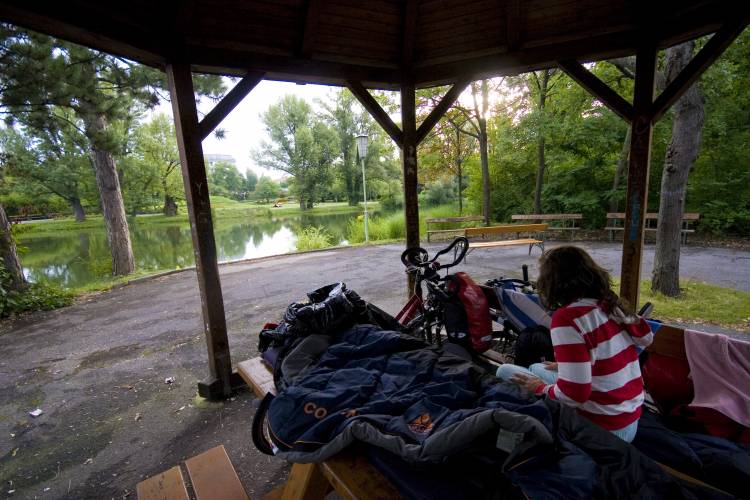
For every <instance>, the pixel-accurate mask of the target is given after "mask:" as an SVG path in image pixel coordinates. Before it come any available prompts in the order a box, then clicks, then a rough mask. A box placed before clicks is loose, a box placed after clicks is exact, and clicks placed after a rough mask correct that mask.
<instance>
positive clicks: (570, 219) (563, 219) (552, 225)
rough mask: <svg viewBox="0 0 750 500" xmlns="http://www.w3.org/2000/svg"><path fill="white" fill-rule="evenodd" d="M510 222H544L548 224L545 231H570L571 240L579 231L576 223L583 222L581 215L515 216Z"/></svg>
mask: <svg viewBox="0 0 750 500" xmlns="http://www.w3.org/2000/svg"><path fill="white" fill-rule="evenodd" d="M510 220H512V221H528V222H546V223H548V224H549V226H548V227H547V231H570V239H571V240H572V239H573V234H574V233H575V231H578V230H579V229H581V228H580V227H578V226H576V221H579V220H583V214H516V215H512V216H511V217H510ZM556 223H557V224H556Z"/></svg>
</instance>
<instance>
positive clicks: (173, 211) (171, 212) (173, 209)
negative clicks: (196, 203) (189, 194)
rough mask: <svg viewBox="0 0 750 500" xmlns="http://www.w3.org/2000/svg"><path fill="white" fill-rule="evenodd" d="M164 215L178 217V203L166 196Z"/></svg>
mask: <svg viewBox="0 0 750 500" xmlns="http://www.w3.org/2000/svg"><path fill="white" fill-rule="evenodd" d="M164 215H167V216H169V217H173V216H175V215H177V201H176V200H175V199H174V198H173V197H172V196H170V195H168V194H165V195H164Z"/></svg>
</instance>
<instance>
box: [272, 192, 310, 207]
mask: <svg viewBox="0 0 750 500" xmlns="http://www.w3.org/2000/svg"><path fill="white" fill-rule="evenodd" d="M266 203H268V202H266ZM305 208H307V205H305V199H304V198H303V197H302V195H300V197H299V209H300V210H305Z"/></svg>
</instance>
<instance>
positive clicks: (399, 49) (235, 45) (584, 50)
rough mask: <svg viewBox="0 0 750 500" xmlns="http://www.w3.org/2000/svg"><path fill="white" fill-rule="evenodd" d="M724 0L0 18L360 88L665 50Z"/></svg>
mask: <svg viewBox="0 0 750 500" xmlns="http://www.w3.org/2000/svg"><path fill="white" fill-rule="evenodd" d="M743 4H745V2H736V1H730V0H657V1H650V2H646V1H643V0H608V1H602V0H363V1H357V0H266V1H262V0H182V1H178V0H155V1H154V0H128V1H116V0H111V1H110V0H108V1H102V0H70V1H64V2H61V1H59V0H56V1H49V0H3V2H2V4H0V19H2V20H5V21H9V22H12V23H14V24H18V25H20V26H24V27H27V28H30V29H33V30H36V31H40V32H44V33H48V34H51V35H54V36H57V37H59V38H64V39H67V40H70V41H73V42H77V43H81V44H83V45H87V46H90V47H93V48H96V49H100V50H103V51H106V52H110V53H114V54H118V55H121V56H124V57H127V58H129V59H133V60H137V61H140V62H143V63H146V64H149V65H153V66H159V67H163V66H164V65H165V63H166V62H167V61H181V62H188V63H190V64H191V66H192V68H193V70H194V71H198V72H209V73H220V74H226V75H244V74H246V73H248V72H254V71H257V72H262V73H264V77H265V78H266V79H275V80H287V81H298V82H307V83H327V84H341V85H343V84H344V83H345V82H346V81H347V80H356V81H360V82H362V83H363V84H364V85H365V86H367V87H371V88H397V87H398V86H399V84H400V83H402V82H403V81H412V82H414V83H415V84H416V85H417V86H428V85H432V84H439V83H447V82H451V81H456V80H458V79H467V78H470V79H475V78H479V77H485V76H497V75H504V74H516V73H520V72H524V71H529V70H534V69H541V68H545V67H552V66H555V65H556V62H557V61H559V60H563V59H576V60H579V61H594V60H601V59H606V58H611V57H618V56H624V55H631V54H634V53H635V51H636V48H637V47H638V45H639V44H641V43H642V42H643V41H644V40H647V39H649V38H652V39H653V40H655V41H656V43H657V46H658V47H662V48H663V47H667V46H670V45H673V44H675V43H679V42H682V41H685V40H688V39H692V38H696V37H698V36H701V35H705V34H708V33H712V32H714V31H716V30H717V29H718V28H719V27H720V26H721V25H722V24H723V23H724V22H726V21H728V20H731V19H736V16H738V15H739V16H742V17H743V18H746V17H747V12H748V8H747V6H746V5H743Z"/></svg>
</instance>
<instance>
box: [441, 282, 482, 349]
mask: <svg viewBox="0 0 750 500" xmlns="http://www.w3.org/2000/svg"><path fill="white" fill-rule="evenodd" d="M447 288H448V291H450V292H453V293H454V294H455V295H456V297H457V298H458V300H459V302H460V303H461V306H462V309H463V311H464V312H465V313H466V322H465V325H464V326H465V329H466V331H465V333H466V334H467V335H468V336H469V343H470V345H471V348H472V349H473V350H474V352H477V353H480V352H484V351H486V350H487V349H489V348H490V347H491V341H492V319H491V318H490V306H489V303H488V302H487V297H486V296H485V295H484V292H483V291H482V289H481V288H480V286H479V285H477V284H476V283H474V280H472V279H471V278H470V277H469V275H468V274H466V273H456V274H454V275H452V276H451V278H450V280H449V281H448V287H447ZM447 328H449V327H448V324H447V322H446V329H447Z"/></svg>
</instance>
